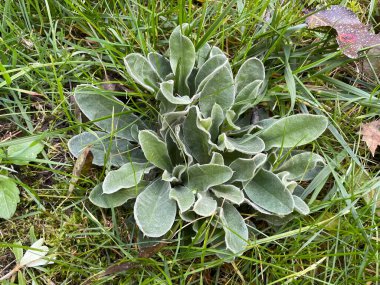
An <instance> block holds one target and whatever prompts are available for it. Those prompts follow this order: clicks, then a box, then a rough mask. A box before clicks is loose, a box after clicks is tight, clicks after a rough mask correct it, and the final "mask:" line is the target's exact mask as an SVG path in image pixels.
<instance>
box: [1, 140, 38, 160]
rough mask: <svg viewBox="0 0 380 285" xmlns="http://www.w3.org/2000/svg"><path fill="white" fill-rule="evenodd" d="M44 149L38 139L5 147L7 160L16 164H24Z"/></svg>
mask: <svg viewBox="0 0 380 285" xmlns="http://www.w3.org/2000/svg"><path fill="white" fill-rule="evenodd" d="M43 149H44V145H43V144H42V143H40V142H38V141H31V142H26V143H20V144H14V145H10V146H9V147H8V149H7V153H8V160H10V161H12V163H13V164H16V165H26V164H28V163H29V162H30V161H31V160H34V159H36V158H37V155H38V154H39V153H40V152H41V151H42V150H43Z"/></svg>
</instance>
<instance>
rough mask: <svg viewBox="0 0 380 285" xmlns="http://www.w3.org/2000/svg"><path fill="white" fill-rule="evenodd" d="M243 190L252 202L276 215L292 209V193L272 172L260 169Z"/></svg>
mask: <svg viewBox="0 0 380 285" xmlns="http://www.w3.org/2000/svg"><path fill="white" fill-rule="evenodd" d="M244 190H245V193H246V194H247V196H248V198H249V199H250V200H251V201H252V202H253V203H255V204H256V205H258V206H259V207H261V208H263V209H264V210H266V211H269V212H272V213H274V214H277V215H287V214H290V213H291V212H292V211H293V208H294V201H293V197H292V195H291V194H290V192H289V191H288V190H287V189H286V188H285V186H284V185H283V184H282V182H281V180H280V179H279V178H278V177H277V176H276V175H275V174H273V173H272V172H269V171H266V170H263V169H261V170H260V171H259V172H258V173H257V174H256V175H255V177H253V179H252V180H251V181H250V182H249V183H248V184H247V185H245V187H244Z"/></svg>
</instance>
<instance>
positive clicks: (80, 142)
mask: <svg viewBox="0 0 380 285" xmlns="http://www.w3.org/2000/svg"><path fill="white" fill-rule="evenodd" d="M110 140H111V138H109V137H108V135H107V134H106V133H103V132H93V133H88V132H84V133H81V134H79V135H76V136H74V137H72V138H71V139H70V140H69V143H68V146H69V150H70V152H71V153H72V154H73V155H74V156H75V157H76V158H78V156H79V155H80V154H81V153H82V151H83V150H84V149H85V148H86V147H87V146H89V145H91V153H92V155H93V160H92V163H93V164H95V165H100V166H102V165H104V164H105V159H106V158H107V161H109V163H110V164H111V165H114V166H122V165H123V164H125V163H127V162H130V161H134V162H141V163H143V162H145V161H146V160H145V158H144V156H143V155H142V153H141V152H140V151H139V150H130V149H132V145H131V144H130V143H129V142H128V141H127V140H125V139H121V138H115V137H114V138H112V143H111V145H110Z"/></svg>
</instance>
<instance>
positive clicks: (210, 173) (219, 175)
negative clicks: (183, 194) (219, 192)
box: [185, 164, 233, 192]
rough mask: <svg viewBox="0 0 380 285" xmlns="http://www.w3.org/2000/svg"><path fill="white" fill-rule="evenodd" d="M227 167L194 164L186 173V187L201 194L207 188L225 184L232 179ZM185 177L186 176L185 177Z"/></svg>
mask: <svg viewBox="0 0 380 285" xmlns="http://www.w3.org/2000/svg"><path fill="white" fill-rule="evenodd" d="M232 174H233V172H232V170H231V169H230V168H229V167H228V166H224V165H218V164H203V165H199V164H195V165H192V166H190V167H189V169H188V172H187V179H188V180H187V185H186V186H187V187H188V188H190V189H191V190H197V191H198V192H202V191H205V190H207V189H208V188H210V187H212V186H216V185H220V184H223V183H224V182H227V181H228V180H229V179H230V178H231V177H232ZM185 176H186V175H185Z"/></svg>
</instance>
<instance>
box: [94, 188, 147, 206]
mask: <svg viewBox="0 0 380 285" xmlns="http://www.w3.org/2000/svg"><path fill="white" fill-rule="evenodd" d="M145 186H146V183H145V182H144V183H141V184H139V185H137V186H136V187H131V188H124V189H121V190H119V191H117V192H114V193H112V194H106V193H104V192H103V187H102V184H98V185H96V186H95V187H94V189H92V191H91V193H90V197H89V198H90V201H91V202H92V203H93V204H94V205H96V206H98V207H101V208H116V207H119V206H121V205H123V204H125V203H126V202H127V201H128V200H130V199H135V198H136V197H137V195H138V194H139V193H140V192H141V191H142V190H143V189H144V188H145Z"/></svg>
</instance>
